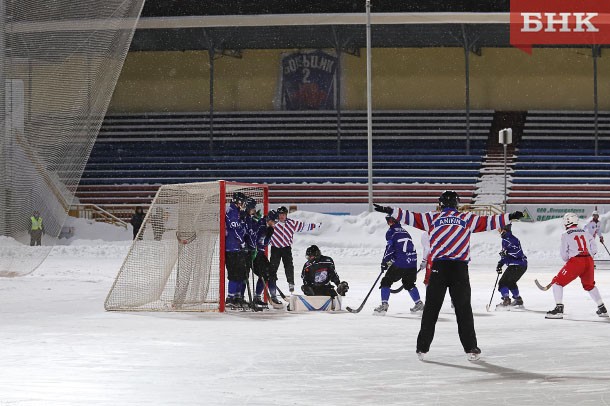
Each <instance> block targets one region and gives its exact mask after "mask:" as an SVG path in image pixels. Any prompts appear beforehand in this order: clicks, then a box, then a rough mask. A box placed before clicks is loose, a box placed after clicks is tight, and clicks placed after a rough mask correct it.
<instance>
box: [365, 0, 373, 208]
mask: <svg viewBox="0 0 610 406" xmlns="http://www.w3.org/2000/svg"><path fill="white" fill-rule="evenodd" d="M372 104H373V102H372V96H371V0H366V121H367V146H368V158H367V161H368V202H369V212H372V211H373V106H372Z"/></svg>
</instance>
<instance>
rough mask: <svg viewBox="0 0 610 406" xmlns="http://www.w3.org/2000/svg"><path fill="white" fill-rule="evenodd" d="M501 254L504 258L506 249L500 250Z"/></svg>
mask: <svg viewBox="0 0 610 406" xmlns="http://www.w3.org/2000/svg"><path fill="white" fill-rule="evenodd" d="M500 256H501V257H502V258H504V257H505V256H506V250H502V251H500Z"/></svg>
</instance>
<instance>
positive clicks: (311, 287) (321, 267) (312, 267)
mask: <svg viewBox="0 0 610 406" xmlns="http://www.w3.org/2000/svg"><path fill="white" fill-rule="evenodd" d="M305 256H306V257H307V262H305V265H303V271H302V272H301V278H302V279H303V286H301V290H302V291H303V293H305V295H306V296H330V297H333V298H334V297H337V295H341V296H345V293H347V291H348V290H349V285H348V284H347V282H345V281H343V282H341V280H340V279H339V275H337V272H336V271H335V263H334V261H333V259H332V258H331V257H328V256H325V255H322V252H320V248H318V246H317V245H312V246H311V247H309V248H307V251H305ZM331 282H333V283H334V284H335V285H336V291H335V288H334V287H333V286H332V285H331V284H330V283H331Z"/></svg>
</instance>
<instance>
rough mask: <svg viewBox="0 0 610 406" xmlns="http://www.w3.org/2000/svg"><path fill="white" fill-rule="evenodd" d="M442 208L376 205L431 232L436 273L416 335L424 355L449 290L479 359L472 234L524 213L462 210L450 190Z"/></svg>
mask: <svg viewBox="0 0 610 406" xmlns="http://www.w3.org/2000/svg"><path fill="white" fill-rule="evenodd" d="M438 200H439V204H440V208H441V210H440V211H437V212H428V213H412V212H409V211H407V210H403V209H400V208H395V209H394V208H391V207H383V206H380V205H375V210H377V211H380V212H384V213H387V214H391V215H392V216H394V217H395V218H396V219H397V220H399V221H401V222H403V223H404V224H407V225H410V226H413V227H415V228H419V229H420V230H424V231H426V232H428V234H429V236H430V258H431V260H432V272H431V274H430V280H429V284H428V287H427V289H426V305H425V306H424V313H423V315H422V320H421V328H420V331H419V335H418V337H417V348H416V352H417V354H418V356H419V358H420V359H423V356H424V354H426V353H427V352H428V350H429V349H430V344H431V343H432V339H433V338H434V330H435V327H436V322H437V320H438V314H439V312H440V310H441V307H442V305H443V300H444V298H445V293H446V292H447V289H449V295H450V296H451V300H452V302H453V305H454V307H455V316H456V320H457V323H458V334H459V336H460V341H461V343H462V347H463V348H464V351H465V352H466V353H467V354H468V359H469V360H477V359H479V354H480V353H481V350H480V349H479V347H478V346H477V336H476V332H475V330H474V318H473V316H472V306H471V304H470V293H471V291H470V280H469V277H468V262H469V261H470V235H471V234H472V233H478V232H482V231H491V230H496V229H498V228H500V227H504V226H505V225H506V224H508V223H509V221H510V220H513V219H520V218H521V217H523V213H521V212H514V213H511V214H501V215H495V216H479V215H476V214H473V213H469V212H463V213H460V212H459V211H458V210H457V209H458V205H459V196H458V194H457V193H456V192H454V191H452V190H448V191H445V192H443V194H441V196H440V197H439V199H438Z"/></svg>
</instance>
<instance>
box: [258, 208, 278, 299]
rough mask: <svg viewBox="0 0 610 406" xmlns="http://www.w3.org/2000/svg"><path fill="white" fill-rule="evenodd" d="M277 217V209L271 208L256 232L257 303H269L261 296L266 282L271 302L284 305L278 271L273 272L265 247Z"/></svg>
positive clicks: (259, 223) (260, 221) (261, 220)
mask: <svg viewBox="0 0 610 406" xmlns="http://www.w3.org/2000/svg"><path fill="white" fill-rule="evenodd" d="M277 219H278V215H277V213H276V212H275V210H271V211H269V213H267V215H266V216H265V217H263V218H261V219H260V220H259V222H258V231H257V233H256V256H255V257H254V267H253V272H254V274H255V275H256V276H258V280H257V282H256V292H255V294H256V296H255V303H256V304H257V305H262V306H266V305H267V303H265V302H264V301H263V300H262V298H261V295H262V293H263V290H264V288H265V282H267V284H268V285H269V296H270V298H269V299H270V300H271V302H272V303H273V304H274V305H276V306H281V305H282V302H281V301H280V300H279V299H278V298H277V287H276V281H277V272H273V270H272V269H271V265H270V263H269V259H267V255H266V254H265V249H266V248H267V246H268V245H269V242H270V241H271V236H272V235H273V232H274V231H273V229H274V227H275V224H276V222H277Z"/></svg>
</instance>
